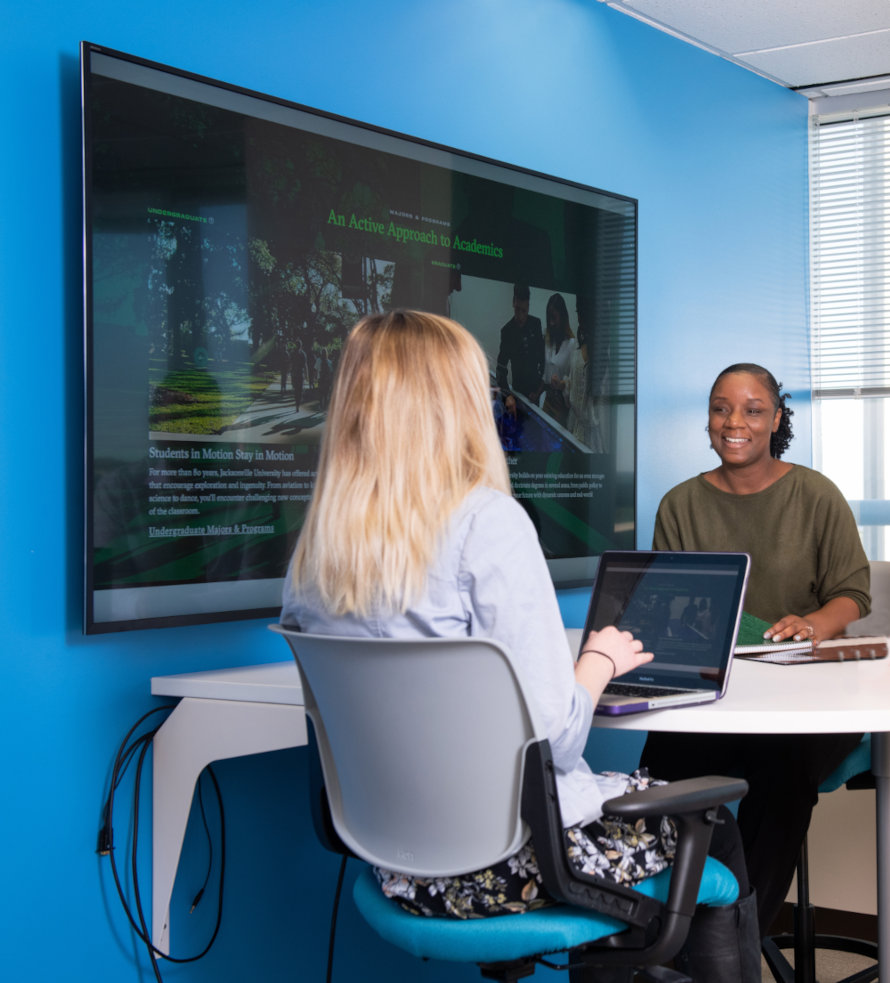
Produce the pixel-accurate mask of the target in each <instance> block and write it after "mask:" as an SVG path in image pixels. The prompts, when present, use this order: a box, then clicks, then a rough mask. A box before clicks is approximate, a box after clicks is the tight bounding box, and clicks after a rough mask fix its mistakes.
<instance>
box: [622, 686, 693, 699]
mask: <svg viewBox="0 0 890 983" xmlns="http://www.w3.org/2000/svg"><path fill="white" fill-rule="evenodd" d="M605 692H606V693H608V694H609V695H610V696H681V695H682V694H683V693H689V692H691V691H690V690H688V689H668V688H666V687H664V686H640V685H633V686H632V685H630V684H629V683H609V685H608V686H607V687H606V689H605Z"/></svg>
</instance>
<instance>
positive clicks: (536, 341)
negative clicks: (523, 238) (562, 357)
mask: <svg viewBox="0 0 890 983" xmlns="http://www.w3.org/2000/svg"><path fill="white" fill-rule="evenodd" d="M529 298H530V291H529V288H528V285H527V284H525V283H517V284H516V285H515V286H514V287H513V317H512V318H510V320H509V321H508V322H507V323H506V324H505V325H504V326H503V327H502V328H501V344H500V348H499V349H498V363H497V381H498V386H499V387H500V388H501V389H513V390H514V391H515V392H518V393H522V395H523V396H525V397H526V398H527V399H529V400H530V401H531V402H532V403H534V404H535V405H537V403H538V398H539V397H540V395H541V385H542V378H543V375H544V333H543V331H542V329H541V319H540V318H537V317H533V316H532V315H530V314H529V312H528V308H529ZM508 368H509V370H510V380H509V383H508V376H507V370H508Z"/></svg>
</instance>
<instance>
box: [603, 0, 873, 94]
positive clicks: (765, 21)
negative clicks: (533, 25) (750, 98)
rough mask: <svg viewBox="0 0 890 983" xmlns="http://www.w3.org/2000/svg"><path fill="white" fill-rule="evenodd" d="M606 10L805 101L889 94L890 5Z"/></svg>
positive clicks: (702, 4)
mask: <svg viewBox="0 0 890 983" xmlns="http://www.w3.org/2000/svg"><path fill="white" fill-rule="evenodd" d="M600 2H601V3H607V4H608V5H609V6H610V7H613V8H614V9H615V10H618V11H621V12H622V13H625V14H629V15H630V16H631V17H635V18H636V19H637V20H641V21H643V22H644V23H646V24H650V25H651V26H652V27H655V28H657V29H658V30H661V31H665V32H667V33H668V34H671V35H673V36H675V37H679V38H681V39H682V40H684V41H688V42H690V43H692V44H695V45H697V46H699V47H701V48H705V49H706V50H708V51H712V52H714V53H715V54H718V55H720V56H721V57H723V58H726V59H728V60H729V61H732V62H735V63H736V64H737V65H741V66H742V67H743V68H747V69H750V70H751V71H753V72H756V73H757V74H758V75H763V76H765V77H766V78H769V79H772V80H773V81H775V82H778V83H779V84H780V85H784V86H786V87H788V88H791V89H803V90H804V92H805V94H807V95H814V96H818V95H820V94H828V93H827V92H826V91H825V90H826V87H827V86H832V87H833V86H834V84H835V83H850V82H860V80H862V81H864V83H865V84H864V86H863V85H860V86H859V88H863V87H864V88H887V87H888V86H890V0H600ZM811 87H812V89H811ZM844 88H845V89H846V90H847V91H849V90H850V89H851V88H854V87H852V86H849V85H847V86H844ZM836 91H838V94H839V90H836Z"/></svg>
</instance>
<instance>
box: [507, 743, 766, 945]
mask: <svg viewBox="0 0 890 983" xmlns="http://www.w3.org/2000/svg"><path fill="white" fill-rule="evenodd" d="M747 788H748V786H747V783H746V782H744V781H742V780H741V779H733V778H715V777H708V778H703V779H690V780H688V781H683V782H676V783H672V784H669V785H656V786H653V787H652V788H649V789H645V790H643V791H640V792H633V793H629V794H628V795H626V796H620V797H617V798H615V799H610V800H609V801H608V802H607V803H606V804H605V808H606V810H607V811H608V812H610V813H613V814H616V815H621V816H624V817H625V818H628V819H634V818H639V817H641V816H646V815H670V816H672V817H673V818H674V819H675V821H676V822H677V827H678V841H677V855H676V858H675V860H674V864H673V871H672V874H671V887H670V894H669V897H668V901H667V903H666V904H662V903H661V902H659V901H656V900H654V899H652V898H648V897H646V896H645V895H643V894H640V893H639V892H638V891H634V890H633V889H631V888H627V887H624V886H623V885H619V884H615V883H614V882H613V881H610V880H607V879H605V878H602V877H596V876H593V875H590V874H583V873H581V872H579V871H577V870H575V869H574V868H573V867H572V866H571V864H570V863H569V859H568V853H567V850H566V845H565V838H564V832H563V825H562V815H561V813H560V808H559V799H558V797H557V790H556V774H555V768H554V766H553V759H552V757H551V754H550V745H549V743H548V742H547V741H539V742H537V743H535V744H532V745H530V746H529V747H528V748H527V749H526V756H525V772H524V780H523V789H522V815H523V818H524V819H525V821H526V822H527V823H528V824H529V827H530V829H531V834H532V839H533V841H534V845H535V853H536V855H537V858H538V865H539V868H540V870H541V876H542V879H543V882H544V886H545V888H546V890H547V892H548V893H549V894H550V895H551V896H552V897H554V898H556V899H557V900H559V901H564V902H566V903H567V904H573V905H577V906H579V907H584V908H590V909H592V910H595V911H599V912H601V913H603V914H606V915H611V916H612V917H614V918H618V919H620V920H621V921H623V922H625V923H627V924H628V925H629V926H630V929H629V930H628V931H626V932H622V933H620V934H617V935H614V936H612V937H611V938H610V939H609V940H608V944H609V945H610V946H611V947H612V948H614V949H627V948H634V949H638V950H640V952H641V964H642V963H647V964H651V963H659V962H662V961H664V960H667V959H670V958H672V957H673V956H674V955H675V954H676V953H677V951H678V950H679V948H680V946H681V945H682V944H683V941H684V939H685V938H686V933H687V931H688V927H689V922H690V920H691V919H692V915H693V913H694V912H695V906H696V899H697V896H698V886H699V882H700V880H701V874H702V869H703V867H704V862H705V857H706V856H707V852H708V847H709V846H710V842H711V831H712V828H713V824H714V822H715V821H717V819H716V808H717V806H718V805H720V804H721V803H724V802H730V801H732V800H733V799H737V798H740V797H741V796H742V795H744V794H745V792H746V791H747ZM597 961H598V962H600V963H608V962H609V961H610V960H609V959H608V954H603V953H598V954H597Z"/></svg>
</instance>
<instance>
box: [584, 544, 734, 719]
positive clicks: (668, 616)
mask: <svg viewBox="0 0 890 983" xmlns="http://www.w3.org/2000/svg"><path fill="white" fill-rule="evenodd" d="M749 567H750V559H749V557H748V555H747V553H673V552H655V551H645V550H635V551H633V552H631V551H620V550H612V551H607V552H605V553H603V555H602V557H601V558H600V562H599V566H598V567H597V572H596V579H595V581H594V585H593V593H592V595H591V598H590V608H589V610H588V613H587V622H586V625H585V628H584V632H583V635H582V639H586V638H587V635H588V633H589V632H590V631H595V630H599V629H602V628H605V627H606V625H615V626H616V627H618V628H621V629H623V630H627V631H630V632H632V633H633V634H634V636H635V637H637V638H639V639H641V640H642V642H643V646H644V649H645V650H646V651H649V652H653V653H654V655H655V658H654V659H653V661H652V662H649V663H647V664H646V665H644V666H641V667H640V668H639V669H637V670H635V671H634V672H630V673H626V674H625V675H623V676H621V677H620V678H619V679H616V680H613V681H612V682H611V683H610V684H609V685H608V686H607V687H606V690H605V692H604V693H603V695H602V697H601V698H600V701H599V703H598V705H597V707H596V713H598V714H611V715H616V714H625V713H639V712H640V711H642V710H656V709H661V708H662V707H672V706H673V707H680V706H688V705H690V704H695V703H710V702H712V701H714V700H718V699H720V697H721V696H723V694H724V693H725V692H726V686H727V683H728V681H729V669H730V666H731V663H732V652H733V647H734V646H735V642H736V637H737V635H738V630H739V622H740V619H741V614H742V603H743V601H744V597H745V587H746V586H747V583H748V570H749ZM582 648H583V641H582Z"/></svg>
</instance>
